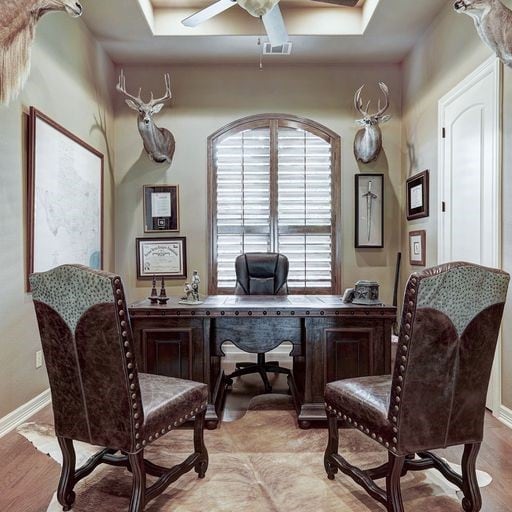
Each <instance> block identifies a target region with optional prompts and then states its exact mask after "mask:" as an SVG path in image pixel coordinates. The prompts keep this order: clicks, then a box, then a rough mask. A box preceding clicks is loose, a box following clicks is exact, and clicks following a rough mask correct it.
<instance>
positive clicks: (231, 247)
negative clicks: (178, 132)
mask: <svg viewBox="0 0 512 512" xmlns="http://www.w3.org/2000/svg"><path fill="white" fill-rule="evenodd" d="M287 121H288V120H285V121H284V122H283V124H281V119H277V118H276V119H272V118H271V119H268V121H267V122H266V123H264V122H263V120H262V119H258V122H257V126H254V127H247V124H244V125H242V126H241V128H240V130H236V129H233V128H231V129H230V130H229V132H227V133H226V134H225V135H220V136H219V137H218V138H217V139H214V140H213V141H212V152H211V155H212V160H213V161H212V168H211V172H212V176H211V185H212V190H210V192H209V193H210V194H212V196H211V197H210V203H211V204H212V205H213V208H212V218H211V221H212V244H213V246H212V247H211V250H212V263H213V266H212V267H211V268H210V272H213V273H214V276H213V280H212V283H213V285H211V286H210V288H211V289H210V293H232V292H233V289H234V287H235V283H236V276H235V268H234V261H235V259H236V257H237V256H238V255H239V254H242V253H244V252H269V251H275V252H281V253H282V254H284V255H286V256H287V257H288V259H289V261H290V273H289V276H288V285H289V288H290V292H291V293H335V291H336V289H337V283H336V282H335V277H336V270H335V268H334V267H335V264H336V247H337V245H336V229H335V226H334V225H333V224H334V221H335V218H336V216H335V213H336V208H337V202H338V201H339V199H338V198H336V196H335V192H336V188H335V186H334V178H335V176H334V169H333V162H335V161H337V159H336V158H335V156H336V155H335V154H334V151H335V149H336V148H337V147H338V146H336V148H334V147H333V139H332V138H329V137H327V136H326V135H323V136H321V135H317V133H315V132H316V131H318V130H315V129H311V130H308V126H306V125H305V123H301V122H297V121H295V120H293V121H291V122H287ZM262 125H264V126H262Z"/></svg>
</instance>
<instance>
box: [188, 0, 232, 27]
mask: <svg viewBox="0 0 512 512" xmlns="http://www.w3.org/2000/svg"><path fill="white" fill-rule="evenodd" d="M233 5H236V0H218V2H215V3H214V4H212V5H210V6H208V7H206V9H203V10H201V11H199V12H196V13H195V14H192V16H189V17H188V18H185V19H184V20H182V22H181V23H182V25H185V26H186V27H197V25H199V24H200V23H203V21H206V20H209V19H210V18H213V17H214V16H217V14H220V13H221V12H224V11H226V10H228V9H229V8H230V7H233Z"/></svg>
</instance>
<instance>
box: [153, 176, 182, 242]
mask: <svg viewBox="0 0 512 512" xmlns="http://www.w3.org/2000/svg"><path fill="white" fill-rule="evenodd" d="M179 212H180V208H179V188H178V185H144V233H155V232H165V231H179V230H180V217H179V215H180V213H179Z"/></svg>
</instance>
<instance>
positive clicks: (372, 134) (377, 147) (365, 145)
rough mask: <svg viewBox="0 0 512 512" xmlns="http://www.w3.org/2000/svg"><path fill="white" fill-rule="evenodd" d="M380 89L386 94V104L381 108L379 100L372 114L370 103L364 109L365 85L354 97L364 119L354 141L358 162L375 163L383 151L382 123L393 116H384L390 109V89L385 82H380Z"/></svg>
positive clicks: (360, 122)
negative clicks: (375, 110) (363, 95)
mask: <svg viewBox="0 0 512 512" xmlns="http://www.w3.org/2000/svg"><path fill="white" fill-rule="evenodd" d="M379 87H380V89H381V91H382V92H383V93H384V98H385V104H384V106H383V107H381V102H380V99H379V103H378V107H377V112H376V113H375V114H370V113H369V109H370V103H371V101H369V102H368V103H367V104H366V109H365V108H363V100H362V99H361V93H362V92H363V89H364V85H362V86H361V87H360V88H359V89H358V90H357V92H356V95H355V97H354V105H355V107H356V109H357V110H358V111H359V113H360V114H361V115H362V116H363V117H362V119H359V120H358V121H357V123H358V124H360V125H362V126H363V128H362V129H361V130H359V131H358V132H357V134H356V139H355V141H354V154H355V156H356V158H357V160H358V161H360V162H363V163H364V164H368V163H370V162H373V161H374V160H376V159H377V157H378V156H379V153H380V151H381V149H382V132H381V129H380V126H379V125H380V124H381V123H386V122H387V121H389V120H390V119H391V116H389V115H384V112H386V110H387V109H388V108H389V89H388V87H387V85H386V84H385V83H383V82H379Z"/></svg>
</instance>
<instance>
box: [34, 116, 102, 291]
mask: <svg viewBox="0 0 512 512" xmlns="http://www.w3.org/2000/svg"><path fill="white" fill-rule="evenodd" d="M28 151H29V153H28V178H27V185H28V201H27V204H28V214H27V221H28V229H27V233H28V244H27V246H28V265H27V270H28V274H31V273H32V272H44V271H46V270H49V269H51V268H54V267H56V266H58V265H63V264H66V263H80V264H82V265H86V266H88V267H91V268H94V269H101V268H102V266H103V154H102V153H100V152H99V151H97V150H96V149H94V148H93V147H91V146H90V145H89V144H87V143H86V142H84V141H83V140H81V139H79V138H78V137H77V136H76V135H74V134H72V133H71V132H69V131H68V130H66V129H65V128H64V127H62V126H60V125H59V124H57V123H56V122H55V121H53V120H52V119H50V118H49V117H48V116H46V115H44V114H43V113H42V112H40V111H39V110H36V109H35V108H34V107H31V108H30V119H29V144H28ZM27 277H28V276H27ZM27 281H28V279H27Z"/></svg>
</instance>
